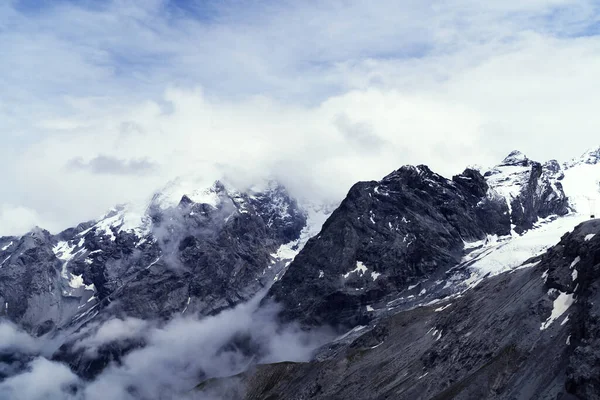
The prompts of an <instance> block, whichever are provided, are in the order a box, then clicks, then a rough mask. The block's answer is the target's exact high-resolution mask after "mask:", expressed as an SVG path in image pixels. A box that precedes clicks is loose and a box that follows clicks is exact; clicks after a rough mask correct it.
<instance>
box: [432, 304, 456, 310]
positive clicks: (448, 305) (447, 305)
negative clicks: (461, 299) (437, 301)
mask: <svg viewBox="0 0 600 400" xmlns="http://www.w3.org/2000/svg"><path fill="white" fill-rule="evenodd" d="M451 305H452V303H448V304H446V305H445V306H443V307H440V308H436V309H435V310H434V311H435V312H441V311H444V310H445V309H446V308H448V307H450V306H451Z"/></svg>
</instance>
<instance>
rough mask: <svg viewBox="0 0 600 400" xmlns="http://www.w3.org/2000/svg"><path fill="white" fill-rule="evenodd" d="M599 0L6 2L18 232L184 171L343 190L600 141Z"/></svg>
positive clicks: (7, 142) (2, 17)
mask: <svg viewBox="0 0 600 400" xmlns="http://www.w3.org/2000/svg"><path fill="white" fill-rule="evenodd" d="M598 8H599V7H598V2H597V1H586V0H578V1H571V0H548V1H545V0H528V1H523V0H502V1H495V0H494V1H476V0H443V1H426V0H415V1H412V0H406V1H399V0H396V1H390V0H378V1H373V0H364V1H361V0H339V1H338V0H327V1H310V0H308V1H307V0H302V1H300V0H297V1H275V0H262V1H260V0H259V1H243V0H235V1H234V0H231V1H230V0H198V1H191V0H144V1H139V0H135V1H134V0H114V1H92V0H89V1H88V0H77V1H75V0H71V1H69V0H53V1H51V0H44V1H42V0H25V1H18V0H3V1H1V2H0V50H1V56H0V57H1V62H0V139H1V144H0V176H1V177H2V185H0V235H2V234H4V235H6V234H19V233H23V232H24V231H25V230H27V229H29V228H30V227H31V226H32V225H34V224H38V225H41V226H43V227H45V228H47V229H50V230H51V231H54V232H55V231H58V230H60V229H63V228H66V227H67V226H71V225H74V224H76V223H78V222H81V221H83V220H87V219H92V218H95V217H98V216H99V215H101V214H102V213H103V212H104V211H105V210H106V209H108V208H109V207H111V206H112V205H114V204H116V203H123V202H128V201H134V202H139V201H142V200H143V199H144V198H147V197H148V196H149V194H151V193H152V192H153V191H154V190H155V189H157V188H160V187H161V186H163V185H164V184H165V183H166V182H167V181H169V180H170V179H172V178H174V177H176V176H178V175H182V174H188V175H189V174H193V175H196V176H201V177H203V178H206V179H207V180H210V179H213V178H217V177H219V176H222V175H225V176H228V177H230V178H234V179H237V180H239V181H240V182H246V183H248V182H252V181H253V180H257V179H260V178H261V177H264V176H269V175H270V176H276V177H278V178H279V179H281V180H282V181H283V182H284V183H285V184H287V185H289V186H290V187H291V188H292V190H293V191H294V192H296V193H305V194H308V195H309V196H314V197H318V198H326V199H335V198H340V197H343V195H344V194H345V192H346V191H347V190H348V188H349V187H350V186H351V185H352V183H354V182H356V181H357V180H365V179H380V178H381V177H382V176H384V175H386V174H387V173H389V172H391V171H392V170H394V169H397V168H398V167H400V166H401V165H403V164H421V163H423V164H428V165H430V167H431V168H432V169H434V170H436V171H438V172H440V173H442V174H446V175H451V174H453V173H457V172H460V171H461V170H462V169H463V168H464V167H465V166H466V165H467V164H482V165H493V164H494V163H496V162H498V161H499V160H501V159H502V158H503V157H504V156H505V155H506V154H507V153H508V152H509V151H511V150H512V149H515V148H516V149H520V150H522V151H523V152H525V153H526V154H527V155H529V156H530V157H531V158H534V159H538V160H541V161H543V160H546V159H550V158H557V159H559V160H566V159H569V158H572V157H574V156H577V155H579V154H580V153H582V152H583V151H585V150H586V149H587V148H589V147H595V146H598V145H599V144H600V139H599V137H600V135H599V134H598V127H600V112H598V109H599V108H600V74H599V71H600V36H598V34H599V33H600V21H599V16H600V11H599V9H598Z"/></svg>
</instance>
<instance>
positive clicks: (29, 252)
mask: <svg viewBox="0 0 600 400" xmlns="http://www.w3.org/2000/svg"><path fill="white" fill-rule="evenodd" d="M260 190H261V191H256V190H247V191H245V192H242V191H238V190H236V189H234V188H232V187H231V186H230V185H226V184H224V183H222V182H219V181H217V182H215V183H214V184H212V185H210V186H209V187H203V188H198V187H196V188H194V189H193V190H190V188H189V186H185V185H182V184H180V182H178V181H174V182H171V183H170V184H168V185H167V186H166V188H165V189H164V190H161V191H159V192H158V193H157V194H156V195H155V196H154V197H153V198H152V200H151V201H150V202H149V203H148V204H146V205H143V206H141V207H140V206H136V205H122V206H117V207H115V208H114V209H112V210H110V211H109V212H108V213H106V214H105V215H104V216H102V217H101V218H99V219H98V220H97V221H91V222H87V223H83V224H80V225H79V226H77V227H75V228H71V229H68V230H66V231H64V232H61V233H59V234H57V235H51V234H50V233H48V232H46V231H43V230H41V229H38V230H35V231H33V232H31V233H29V234H27V235H24V236H23V237H20V238H16V237H12V238H1V239H0V244H2V246H0V263H2V265H1V266H0V301H2V305H3V307H2V309H1V310H0V313H1V314H2V315H4V316H6V317H8V318H9V319H11V320H13V321H15V322H17V323H19V324H21V325H23V326H24V327H25V328H26V329H27V330H29V331H31V332H34V333H38V334H39V333H46V332H48V331H51V330H54V329H63V328H66V327H67V326H72V327H76V326H78V325H79V324H81V323H83V322H84V321H86V320H89V319H90V318H93V317H95V316H96V315H97V314H99V313H100V314H102V313H103V312H106V311H102V310H105V309H106V308H107V306H108V305H110V304H111V303H113V302H115V301H116V300H118V301H117V303H118V304H117V305H115V304H113V305H112V306H111V310H112V311H111V313H113V312H126V313H127V314H129V315H134V316H138V317H143V318H155V317H168V316H169V315H171V314H172V313H173V312H177V311H179V312H182V311H183V310H184V309H185V310H186V311H185V312H188V313H192V312H199V313H213V312H216V311H218V310H220V309H223V308H228V307H230V306H231V305H233V304H236V303H237V302H240V301H244V300H246V299H248V298H249V297H251V296H252V295H254V294H255V293H256V292H257V291H258V290H260V288H262V287H264V286H266V285H269V284H270V282H272V281H273V279H274V278H275V277H276V276H277V275H278V274H279V273H280V272H281V269H282V268H284V266H285V265H286V264H287V263H289V261H290V259H291V258H293V257H294V255H295V254H296V253H297V251H298V250H299V249H300V248H301V247H302V245H303V244H304V243H305V242H306V241H307V240H308V238H309V237H310V236H312V235H313V234H315V233H316V232H318V230H319V229H320V224H321V223H322V222H323V221H324V219H325V218H326V214H327V213H328V212H330V211H329V208H323V207H321V208H319V207H318V206H316V205H308V207H306V208H307V209H306V210H305V209H304V208H301V207H300V206H299V205H298V204H297V202H296V201H295V200H294V199H292V198H291V197H290V196H289V194H288V193H287V191H286V190H285V188H284V187H283V186H281V185H279V184H278V183H277V182H272V181H271V182H267V183H265V184H264V185H262V187H261V188H260ZM267 267H268V268H267ZM38 270H39V271H40V272H37V271H38ZM41 271H43V274H42V273H41ZM167 293H169V295H168V297H165V295H166V294H167Z"/></svg>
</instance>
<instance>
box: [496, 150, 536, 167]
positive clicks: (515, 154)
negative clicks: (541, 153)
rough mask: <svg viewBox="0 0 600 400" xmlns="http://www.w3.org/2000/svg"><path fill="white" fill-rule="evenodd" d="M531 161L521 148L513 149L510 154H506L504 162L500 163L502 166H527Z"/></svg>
mask: <svg viewBox="0 0 600 400" xmlns="http://www.w3.org/2000/svg"><path fill="white" fill-rule="evenodd" d="M528 163H529V159H528V158H527V156H526V155H525V154H523V153H521V152H520V151H519V150H513V151H511V152H510V154H509V155H508V156H506V157H505V158H504V160H502V163H500V166H506V165H521V166H525V165H527V164H528Z"/></svg>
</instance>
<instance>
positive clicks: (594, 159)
mask: <svg viewBox="0 0 600 400" xmlns="http://www.w3.org/2000/svg"><path fill="white" fill-rule="evenodd" d="M579 164H592V165H593V164H600V146H598V147H594V148H591V149H588V150H587V151H586V152H585V153H583V154H582V155H581V156H580V157H576V158H573V159H572V160H571V161H568V162H566V163H565V167H566V168H571V167H573V166H575V165H579Z"/></svg>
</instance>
